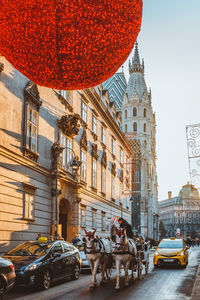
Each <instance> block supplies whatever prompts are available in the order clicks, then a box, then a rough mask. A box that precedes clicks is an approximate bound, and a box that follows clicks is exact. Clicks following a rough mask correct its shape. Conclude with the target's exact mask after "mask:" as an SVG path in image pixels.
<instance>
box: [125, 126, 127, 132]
mask: <svg viewBox="0 0 200 300" xmlns="http://www.w3.org/2000/svg"><path fill="white" fill-rule="evenodd" d="M125 133H127V124H125Z"/></svg>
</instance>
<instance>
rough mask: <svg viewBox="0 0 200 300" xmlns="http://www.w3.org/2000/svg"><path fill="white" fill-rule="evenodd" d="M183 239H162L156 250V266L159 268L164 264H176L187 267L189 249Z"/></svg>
mask: <svg viewBox="0 0 200 300" xmlns="http://www.w3.org/2000/svg"><path fill="white" fill-rule="evenodd" d="M188 249H189V247H187V246H186V245H185V243H184V241H183V240H182V239H176V238H168V239H162V240H161V241H160V243H159V244H158V246H157V247H155V252H154V259H153V261H154V267H155V268H157V267H159V266H161V265H164V264H175V265H177V266H182V267H183V268H186V267H187V264H188V251H187V250H188Z"/></svg>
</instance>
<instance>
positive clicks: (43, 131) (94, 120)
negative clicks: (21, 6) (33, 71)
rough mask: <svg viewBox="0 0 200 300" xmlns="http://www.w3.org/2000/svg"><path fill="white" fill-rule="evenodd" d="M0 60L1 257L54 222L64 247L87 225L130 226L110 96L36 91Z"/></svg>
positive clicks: (123, 153)
mask: <svg viewBox="0 0 200 300" xmlns="http://www.w3.org/2000/svg"><path fill="white" fill-rule="evenodd" d="M0 61H1V73H0V111H1V118H0V194H1V197H0V207H1V210H0V247H1V248H0V252H5V251H7V250H8V249H9V248H10V247H12V246H14V245H16V244H18V243H20V242H23V241H26V240H35V238H36V236H37V234H38V233H41V234H42V235H50V234H53V233H54V227H55V223H56V220H57V224H58V231H59V233H62V235H63V237H64V239H66V240H68V241H70V242H71V240H72V237H73V236H74V234H75V233H78V234H79V236H80V237H81V236H82V235H83V234H84V229H85V228H87V229H92V228H93V229H96V231H97V235H98V236H108V235H109V224H110V222H111V220H112V217H113V216H121V215H122V216H123V217H124V218H125V219H127V220H128V221H129V222H130V220H131V208H130V197H129V196H127V195H130V193H131V190H130V189H131V184H130V182H131V170H130V169H129V168H130V161H131V160H132V158H133V152H132V149H131V146H130V145H129V143H128V141H127V140H126V138H125V136H124V134H123V133H122V132H121V130H120V126H121V115H120V113H119V112H116V108H115V104H114V103H113V102H111V101H110V98H109V93H108V91H105V90H103V88H102V86H101V85H99V86H97V87H95V88H91V89H86V90H80V91H58V90H55V89H50V88H45V87H41V86H37V85H36V84H34V83H32V82H30V81H29V80H28V79H27V78H26V77H25V76H23V75H22V74H21V73H20V72H18V71H17V70H16V69H15V68H13V66H12V65H11V64H10V63H9V62H8V61H7V60H6V59H4V58H3V57H1V58H0ZM60 146H62V148H60ZM57 158H58V159H57ZM73 159H76V161H78V162H81V164H80V167H79V170H78V172H75V173H74V172H73V169H72V166H71V162H72V161H73ZM127 162H128V163H127ZM56 195H57V197H56Z"/></svg>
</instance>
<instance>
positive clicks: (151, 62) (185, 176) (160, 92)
mask: <svg viewBox="0 0 200 300" xmlns="http://www.w3.org/2000/svg"><path fill="white" fill-rule="evenodd" d="M138 43H139V52H140V58H144V62H145V79H146V83H147V87H148V88H149V87H151V89H152V105H153V110H154V111H155V113H156V122H157V147H156V148H157V157H158V159H157V174H158V185H159V187H158V192H159V200H162V199H166V198H167V192H168V191H172V196H176V195H178V192H179V190H180V189H181V187H182V185H184V184H186V183H187V181H188V180H189V179H190V178H189V168H188V154H187V143H186V125H191V124H198V123H200V94H199V88H200V76H199V66H200V0H190V1H188V0H143V22H142V27H141V32H140V34H139V37H138ZM127 70H128V69H127V62H126V63H125V72H126V74H128V71H127Z"/></svg>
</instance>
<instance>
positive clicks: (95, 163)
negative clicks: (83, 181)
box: [92, 158, 97, 188]
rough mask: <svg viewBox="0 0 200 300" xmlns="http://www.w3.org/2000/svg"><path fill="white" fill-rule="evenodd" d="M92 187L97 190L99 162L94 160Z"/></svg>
mask: <svg viewBox="0 0 200 300" xmlns="http://www.w3.org/2000/svg"><path fill="white" fill-rule="evenodd" d="M92 187H94V188H97V161H96V159H95V158H93V159H92Z"/></svg>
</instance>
